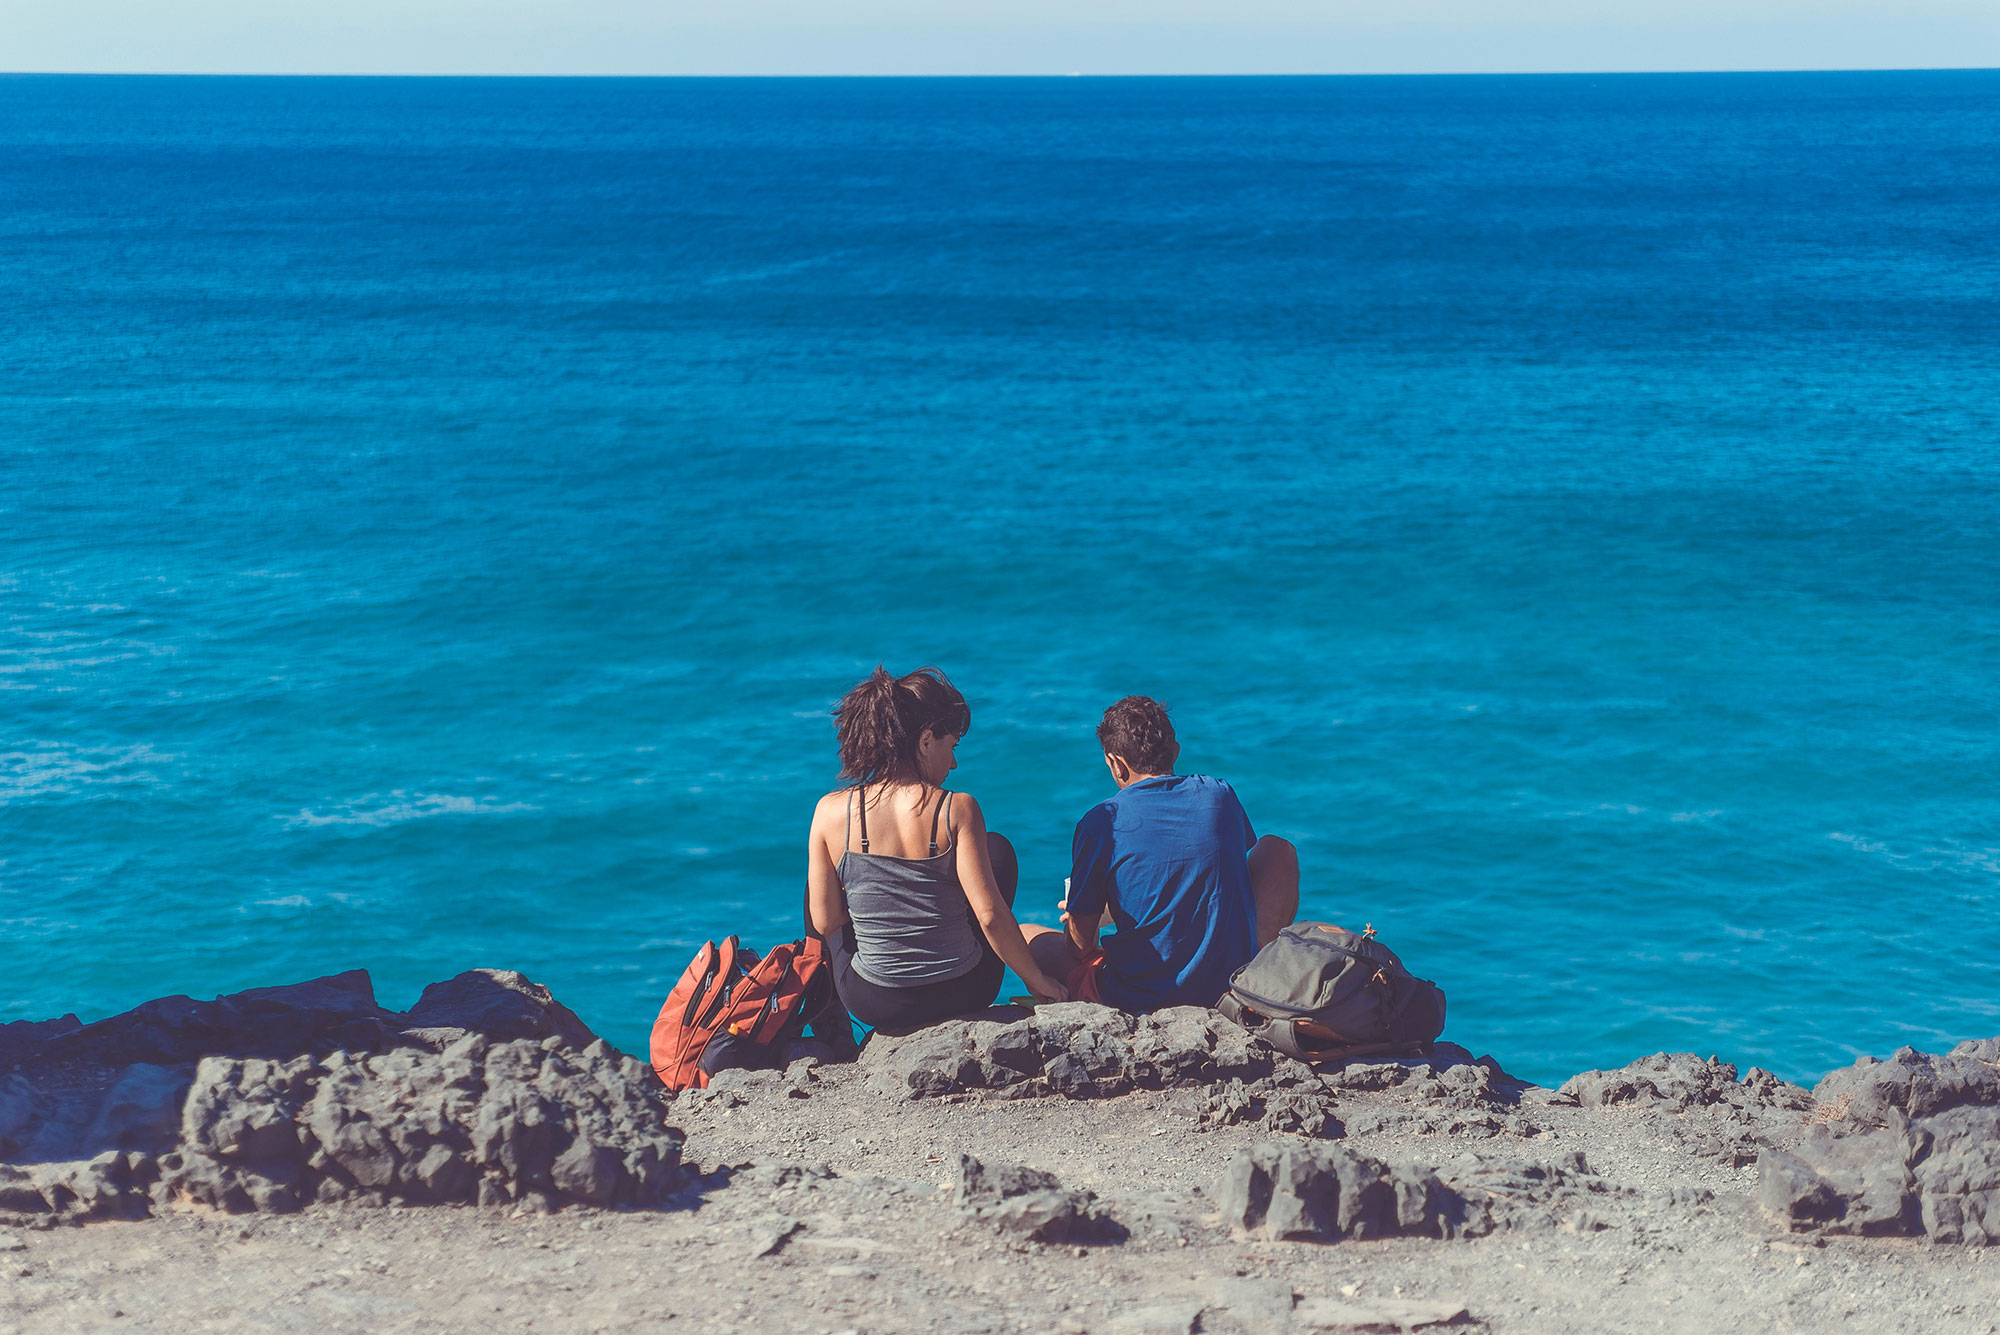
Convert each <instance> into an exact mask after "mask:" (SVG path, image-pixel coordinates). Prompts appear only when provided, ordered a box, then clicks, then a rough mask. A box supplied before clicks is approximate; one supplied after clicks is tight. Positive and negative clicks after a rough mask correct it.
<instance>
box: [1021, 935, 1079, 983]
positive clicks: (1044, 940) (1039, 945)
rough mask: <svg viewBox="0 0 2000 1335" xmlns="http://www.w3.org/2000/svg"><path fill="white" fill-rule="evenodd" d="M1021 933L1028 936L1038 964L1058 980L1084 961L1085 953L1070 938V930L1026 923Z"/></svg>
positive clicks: (1031, 950) (1030, 949)
mask: <svg viewBox="0 0 2000 1335" xmlns="http://www.w3.org/2000/svg"><path fill="white" fill-rule="evenodd" d="M1021 934H1022V935H1023V936H1025V937H1027V938H1028V953H1029V954H1031V955H1033V956H1034V957H1035V964H1036V966H1037V967H1038V968H1040V969H1041V971H1042V972H1043V973H1045V974H1048V975H1049V976H1050V977H1052V978H1054V979H1056V980H1057V981H1058V982H1060V981H1061V980H1063V979H1064V978H1067V977H1068V976H1069V973H1070V970H1072V969H1074V968H1076V966H1077V965H1079V964H1081V963H1083V955H1082V954H1081V953H1080V952H1079V951H1078V950H1077V948H1076V943H1075V942H1074V941H1072V940H1070V939H1069V933H1068V932H1062V931H1057V930H1056V929H1055V928H1053V927H1041V926H1037V925H1034V924H1024V925H1023V926H1022V928H1021Z"/></svg>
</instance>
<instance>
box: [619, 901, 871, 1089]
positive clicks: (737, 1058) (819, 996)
mask: <svg viewBox="0 0 2000 1335" xmlns="http://www.w3.org/2000/svg"><path fill="white" fill-rule="evenodd" d="M835 1012H838V1017H839V1019H840V1020H843V1021H844V1020H845V1019H846V1018H847V1017H846V1012H845V1011H842V1010H841V1009H840V1007H839V1006H838V1005H837V1004H835V1002H834V997H833V976H832V974H831V973H830V972H829V970H828V968H827V963H826V954H825V947H824V946H822V945H821V943H820V942H819V941H818V940H816V939H814V938H812V937H806V938H805V939H804V940H800V941H788V942H786V943H785V944H784V945H781V946H773V947H772V948H771V949H770V951H769V952H767V953H766V954H765V955H764V956H763V957H762V958H759V957H758V956H757V954H756V952H754V951H750V950H745V949H744V948H743V944H742V942H740V941H738V940H737V939H736V938H735V937H733V936H732V937H730V938H728V939H727V940H725V941H724V942H723V943H722V944H721V945H719V946H718V945H717V944H716V943H715V942H713V941H710V942H707V943H706V944H704V945H703V946H702V948H701V949H700V950H699V951H697V952H696V953H695V957H694V959H693V960H692V961H691V962H690V963H689V964H688V966H687V969H686V971H685V972H683V973H682V974H681V980H680V982H678V983H676V984H675V985H674V990H673V991H672V992H669V993H668V994H667V1003H666V1005H664V1006H662V1007H661V1008H660V1017H659V1018H658V1019H657V1020H655V1021H653V1045H652V1047H653V1070H654V1072H655V1073H656V1074H657V1075H658V1076H659V1077H660V1083H661V1084H663V1085H665V1086H666V1087H667V1088H668V1089H672V1090H682V1089H705V1088H707V1087H708V1078H709V1077H710V1076H712V1075H714V1074H715V1073H716V1072H717V1071H727V1070H742V1069H771V1068H774V1067H777V1066H780V1065H782V1064H783V1060H784V1059H783V1050H784V1044H785V1041H786V1040H788V1039H793V1038H797V1037H798V1036H799V1035H801V1034H802V1033H804V1032H805V1028H806V1026H807V1025H808V1024H811V1025H813V1028H814V1032H815V1033H816V1034H818V1033H819V1031H820V1030H821V1029H822V1028H832V1027H833V1025H834V1023H835V1020H834V1013H835ZM841 1027H842V1028H844V1027H845V1026H844V1025H843V1026H841ZM843 1037H844V1038H845V1039H846V1043H845V1044H839V1043H837V1044H836V1046H839V1047H844V1046H848V1045H851V1044H852V1043H853V1034H852V1032H851V1031H849V1032H847V1033H846V1034H845V1035H843Z"/></svg>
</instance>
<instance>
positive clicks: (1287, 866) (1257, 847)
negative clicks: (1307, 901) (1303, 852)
mask: <svg viewBox="0 0 2000 1335" xmlns="http://www.w3.org/2000/svg"><path fill="white" fill-rule="evenodd" d="M1260 878H1261V879H1263V880H1267V881H1275V880H1289V881H1291V882H1292V884H1293V885H1294V886H1297V884H1298V880H1299V850H1298V849H1297V848H1295V847H1293V845H1292V841H1291V840H1289V839H1280V838H1279V837H1278V836H1277V835H1275V834H1267V835H1265V836H1264V837H1263V838H1262V839H1259V840H1258V841H1257V842H1256V843H1255V844H1253V845H1251V848H1250V879H1251V881H1252V882H1253V883H1254V882H1256V881H1257V880H1259V879H1260Z"/></svg>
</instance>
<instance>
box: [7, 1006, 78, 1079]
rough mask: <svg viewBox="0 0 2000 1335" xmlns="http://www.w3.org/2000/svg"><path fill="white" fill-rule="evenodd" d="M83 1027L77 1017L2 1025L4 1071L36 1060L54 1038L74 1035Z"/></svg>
mask: <svg viewBox="0 0 2000 1335" xmlns="http://www.w3.org/2000/svg"><path fill="white" fill-rule="evenodd" d="M81 1028H83V1021H81V1020H79V1019H77V1018H76V1016H74V1015H60V1016H57V1017H56V1018H55V1019H53V1020H14V1021H10V1022H9V1023H7V1024H0V1071H4V1070H7V1069H8V1068H10V1067H14V1066H18V1065H20V1064H21V1063H23V1062H27V1061H32V1060H33V1059H34V1058H35V1057H36V1056H37V1055H38V1054H39V1053H40V1052H41V1050H42V1049H43V1048H44V1047H46V1046H47V1045H48V1043H49V1041H50V1040H51V1039H56V1038H61V1037H62V1036H63V1035H64V1034H73V1033H75V1032H76V1031H77V1030H79V1029H81Z"/></svg>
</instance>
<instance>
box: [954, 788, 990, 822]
mask: <svg viewBox="0 0 2000 1335" xmlns="http://www.w3.org/2000/svg"><path fill="white" fill-rule="evenodd" d="M985 819H986V813H985V812H984V811H982V810H980V808H979V799H978V798H976V797H974V796H973V795H972V794H971V793H962V792H960V791H958V789H956V788H954V789H952V790H951V824H952V828H953V829H957V828H958V826H959V825H960V823H961V822H964V821H969V820H976V821H984V820H985Z"/></svg>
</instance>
